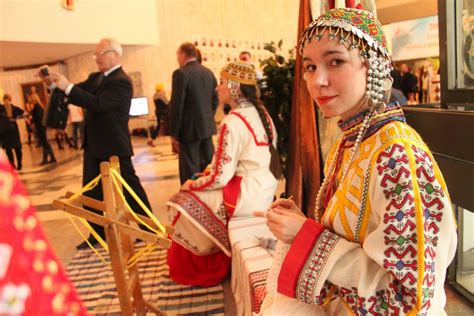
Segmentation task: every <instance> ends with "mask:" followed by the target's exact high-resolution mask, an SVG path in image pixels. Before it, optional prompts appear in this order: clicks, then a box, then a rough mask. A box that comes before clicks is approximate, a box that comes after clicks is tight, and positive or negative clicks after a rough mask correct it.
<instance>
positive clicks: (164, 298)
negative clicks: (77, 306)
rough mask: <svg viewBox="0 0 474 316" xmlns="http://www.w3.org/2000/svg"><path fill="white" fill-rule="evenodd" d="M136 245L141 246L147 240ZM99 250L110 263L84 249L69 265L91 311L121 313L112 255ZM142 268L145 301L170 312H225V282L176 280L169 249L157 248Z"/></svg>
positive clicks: (96, 312)
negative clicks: (198, 283)
mask: <svg viewBox="0 0 474 316" xmlns="http://www.w3.org/2000/svg"><path fill="white" fill-rule="evenodd" d="M136 246H137V248H138V249H139V248H141V247H143V246H144V243H140V244H137V245H136ZM99 252H100V254H101V255H102V256H103V257H104V259H106V261H107V263H108V264H107V265H106V264H104V263H102V261H101V260H100V259H99V258H98V257H97V256H96V255H95V254H94V253H93V252H92V250H91V249H84V250H80V251H78V252H77V253H76V255H75V256H74V258H73V259H72V260H71V262H70V263H69V265H68V266H67V271H68V273H69V277H70V278H71V280H72V281H73V282H74V284H75V285H76V288H77V291H78V292H79V294H80V296H81V298H82V300H83V302H84V304H85V305H86V306H87V308H88V310H89V312H90V313H91V314H93V315H121V312H120V304H119V301H118V296H117V292H116V289H115V281H114V278H113V274H112V269H111V267H110V260H109V257H108V256H107V254H106V253H105V251H104V250H103V249H101V250H99ZM138 267H139V271H140V282H141V285H142V292H143V296H144V298H145V300H147V301H149V302H151V303H153V304H155V305H158V306H159V308H160V309H161V310H162V311H163V312H165V313H166V314H168V315H224V292H223V288H222V285H220V284H219V285H216V286H213V287H209V288H201V287H197V286H185V285H179V284H176V283H174V282H173V281H172V280H171V279H170V278H169V273H168V265H167V264H166V250H161V249H160V250H155V251H153V252H152V253H151V254H150V255H148V256H147V257H146V258H144V259H142V260H141V261H140V262H139V263H138ZM150 315H152V314H150Z"/></svg>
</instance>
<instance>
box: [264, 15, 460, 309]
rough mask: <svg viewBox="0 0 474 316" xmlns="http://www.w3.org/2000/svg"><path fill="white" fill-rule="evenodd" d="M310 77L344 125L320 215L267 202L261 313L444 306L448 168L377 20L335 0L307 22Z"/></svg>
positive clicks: (314, 91) (326, 109) (318, 97)
mask: <svg viewBox="0 0 474 316" xmlns="http://www.w3.org/2000/svg"><path fill="white" fill-rule="evenodd" d="M300 48H301V53H302V56H303V67H304V71H305V73H304V79H305V80H306V84H307V88H308V90H309V92H310V94H311V96H312V98H313V99H314V100H315V102H316V104H317V105H318V107H319V109H320V110H321V112H322V113H323V115H324V116H325V117H334V116H339V117H340V118H341V120H340V122H339V127H340V128H341V130H342V132H343V133H342V136H341V137H340V139H339V140H338V142H336V144H335V145H334V147H333V148H332V150H331V151H330V153H329V156H328V159H327V163H326V166H325V175H326V177H325V180H324V182H323V184H322V186H321V189H320V192H319V194H318V196H317V201H316V206H315V214H316V215H315V218H306V217H305V216H304V215H303V214H302V213H301V211H300V210H299V209H298V207H297V206H296V205H295V204H294V203H293V202H292V201H288V200H278V201H276V202H274V203H273V205H272V208H271V209H270V210H268V211H266V212H258V213H256V214H255V215H257V216H266V218H267V225H268V227H269V228H270V230H271V231H272V232H273V233H274V234H275V236H276V237H277V238H278V239H279V241H278V243H277V251H276V257H275V260H274V264H273V266H272V268H271V271H270V275H269V280H268V284H267V297H266V298H265V301H264V303H263V305H262V309H261V313H262V314H264V315H270V314H281V315H290V314H299V313H304V314H313V315H326V314H327V315H405V314H407V315H443V314H445V312H444V305H445V303H446V295H445V292H444V281H445V276H446V269H447V267H448V265H449V263H450V262H451V260H452V259H453V256H454V253H455V250H456V242H457V236H456V225H455V218H454V215H453V211H452V207H451V202H450V199H449V194H448V191H447V189H446V184H445V182H444V180H443V176H442V175H441V172H440V170H439V168H438V166H437V164H436V162H435V160H434V159H433V155H432V154H431V152H430V150H429V149H428V147H427V146H426V144H425V143H424V142H423V140H422V139H421V138H420V136H419V135H418V134H417V133H416V131H414V130H413V129H412V128H411V127H410V126H408V125H407V124H406V123H405V117H404V115H403V112H402V110H401V109H400V107H399V106H398V105H397V104H395V105H392V104H388V105H387V104H386V103H387V102H388V101H387V100H388V98H389V91H390V87H391V83H392V78H391V77H390V75H389V74H390V70H391V66H390V65H391V63H390V58H389V56H388V52H387V49H386V41H385V37H384V35H383V32H382V27H381V25H380V23H379V22H378V21H377V20H376V18H375V16H374V15H373V14H371V13H369V12H367V11H363V10H359V9H333V10H330V11H328V12H326V13H324V14H323V15H321V16H320V17H319V18H317V19H316V20H315V21H313V22H312V23H311V24H310V25H309V26H308V27H307V29H306V30H305V32H304V34H303V36H302V38H301V40H300Z"/></svg>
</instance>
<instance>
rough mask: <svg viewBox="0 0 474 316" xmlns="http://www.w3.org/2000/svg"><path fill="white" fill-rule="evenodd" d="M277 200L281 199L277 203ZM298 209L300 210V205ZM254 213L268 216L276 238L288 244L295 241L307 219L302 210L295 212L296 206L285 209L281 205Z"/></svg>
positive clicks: (268, 224) (269, 225) (268, 221)
mask: <svg viewBox="0 0 474 316" xmlns="http://www.w3.org/2000/svg"><path fill="white" fill-rule="evenodd" d="M277 202H279V201H276V202H275V203H277ZM286 205H288V204H286ZM295 206H296V205H295ZM296 209H297V210H298V211H299V208H298V207H296ZM254 215H255V216H258V217H266V218H267V226H268V228H269V229H270V231H271V232H272V233H273V235H275V237H276V238H278V239H279V240H281V241H283V242H284V243H286V244H292V243H293V240H294V239H295V237H296V235H297V234H298V232H299V231H300V229H301V227H302V226H303V224H304V222H305V221H306V217H305V216H304V215H302V213H301V211H299V212H295V209H294V208H293V209H292V210H285V209H283V208H281V207H277V208H271V209H269V210H268V211H259V212H254Z"/></svg>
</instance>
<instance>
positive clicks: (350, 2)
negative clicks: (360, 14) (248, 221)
mask: <svg viewBox="0 0 474 316" xmlns="http://www.w3.org/2000/svg"><path fill="white" fill-rule="evenodd" d="M354 7H355V0H346V8H354Z"/></svg>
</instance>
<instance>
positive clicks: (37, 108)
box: [28, 93, 57, 166]
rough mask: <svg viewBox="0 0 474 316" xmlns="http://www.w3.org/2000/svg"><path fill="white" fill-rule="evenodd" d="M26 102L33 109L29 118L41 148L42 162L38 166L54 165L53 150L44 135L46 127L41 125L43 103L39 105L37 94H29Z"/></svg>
mask: <svg viewBox="0 0 474 316" xmlns="http://www.w3.org/2000/svg"><path fill="white" fill-rule="evenodd" d="M28 102H29V103H30V104H33V109H32V110H31V118H32V121H33V124H34V126H35V130H36V135H37V137H38V140H39V143H40V145H41V146H42V147H43V160H42V161H41V163H40V166H44V165H46V164H48V163H56V162H57V161H56V158H55V157H54V152H53V148H51V145H50V143H49V142H48V137H47V135H46V126H44V125H43V115H44V105H43V103H41V100H40V98H39V96H38V94H37V93H33V94H29V95H28ZM48 158H49V160H48Z"/></svg>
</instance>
